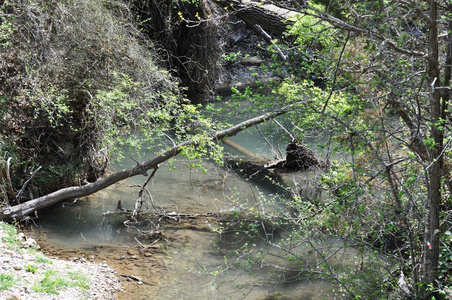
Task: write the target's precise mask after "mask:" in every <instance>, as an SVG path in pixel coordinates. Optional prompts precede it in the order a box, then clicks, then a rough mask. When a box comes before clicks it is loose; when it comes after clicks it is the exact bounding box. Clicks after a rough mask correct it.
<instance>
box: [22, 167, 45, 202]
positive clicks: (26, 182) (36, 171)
mask: <svg viewBox="0 0 452 300" xmlns="http://www.w3.org/2000/svg"><path fill="white" fill-rule="evenodd" d="M39 170H41V166H39V167H38V168H37V169H36V170H35V171H34V172H33V173H32V174H31V176H30V178H28V180H27V181H25V183H24V185H23V186H22V188H21V189H20V191H19V192H18V193H17V198H19V195H20V194H21V193H22V192H23V191H24V190H25V188H26V187H27V185H28V183H29V182H30V181H31V180H32V179H33V177H35V175H36V173H38V171H39Z"/></svg>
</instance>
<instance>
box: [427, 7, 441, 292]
mask: <svg viewBox="0 0 452 300" xmlns="http://www.w3.org/2000/svg"><path fill="white" fill-rule="evenodd" d="M428 4H429V18H430V23H429V51H428V57H427V60H428V78H429V81H430V82H431V87H432V93H431V95H430V106H431V114H432V125H431V134H430V138H431V139H433V141H434V145H433V149H432V150H431V151H430V156H429V163H430V164H429V166H428V168H427V170H426V172H427V175H428V176H427V179H428V182H427V189H428V199H427V216H426V222H425V223H426V224H425V236H424V242H425V243H424V244H425V246H424V249H425V251H424V262H423V272H422V275H423V279H424V281H425V282H427V283H429V284H432V285H433V286H436V280H437V278H438V262H439V251H440V228H439V210H440V204H441V179H442V169H443V157H442V152H443V146H444V142H443V141H444V132H443V129H441V128H442V126H441V125H440V123H441V122H440V121H441V118H442V116H443V113H442V112H441V107H442V103H441V93H440V89H439V87H440V70H439V67H440V66H439V46H438V24H437V22H438V18H439V16H438V7H437V6H438V4H437V3H436V1H435V0H429V3H428Z"/></svg>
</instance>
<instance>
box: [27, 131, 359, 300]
mask: <svg viewBox="0 0 452 300" xmlns="http://www.w3.org/2000/svg"><path fill="white" fill-rule="evenodd" d="M265 126H271V125H265ZM260 129H261V130H262V131H265V129H266V128H264V125H261V126H260ZM280 137H281V135H279V136H278V135H274V136H273V139H272V140H271V143H273V144H274V145H276V144H277V143H281V144H282V145H284V141H282V140H281V139H280ZM231 140H233V141H234V142H236V143H237V144H239V145H241V146H243V147H244V148H246V149H248V150H250V151H251V152H253V153H256V155H258V156H260V157H263V158H265V159H268V160H272V159H273V154H272V152H270V151H269V150H268V149H269V145H268V144H267V141H265V139H264V138H263V137H262V136H261V135H260V134H259V132H258V131H257V130H256V129H255V128H251V129H248V130H246V131H243V132H240V133H239V134H238V135H237V136H234V137H232V138H231ZM225 153H226V154H228V155H235V156H240V155H241V154H240V153H238V152H237V151H235V150H234V149H232V148H229V147H228V146H225ZM148 157H149V156H148ZM243 159H246V157H243ZM126 161H129V162H130V165H132V164H135V162H133V161H131V160H126ZM189 163H190V162H189V161H187V160H186V159H184V158H182V157H177V158H176V159H174V160H173V161H171V162H167V163H165V164H163V165H162V166H161V167H160V168H159V169H158V171H157V173H156V174H155V176H154V178H153V179H152V180H151V181H150V182H149V184H148V190H149V191H150V193H151V195H152V199H153V203H150V201H149V200H148V201H146V202H145V203H144V205H143V209H144V210H146V209H148V208H149V209H151V208H152V204H153V205H154V206H156V207H162V208H163V209H165V211H167V212H175V213H184V214H191V213H206V212H220V211H230V210H231V209H237V205H239V204H240V203H245V202H246V203H247V204H248V205H250V206H253V207H255V208H256V209H259V210H272V209H276V208H275V207H272V206H271V205H267V204H266V203H264V202H263V201H262V199H263V197H262V196H264V195H265V196H267V197H273V196H275V195H276V197H277V195H278V193H279V191H280V190H279V189H278V188H277V187H275V186H271V185H269V184H268V182H267V183H264V184H258V183H255V182H252V181H248V180H245V179H243V178H242V177H241V176H239V175H237V174H236V173H235V172H233V171H231V170H228V169H226V168H223V167H219V166H217V165H215V164H213V163H212V162H209V161H204V166H205V172H204V171H203V170H201V169H198V168H193V167H192V166H191V165H190V164H189ZM125 167H129V165H125V164H122V165H118V166H114V168H116V169H122V168H125ZM113 171H114V170H113ZM145 179H146V178H145V177H140V176H137V177H133V178H130V179H129V180H126V181H123V182H120V183H118V184H115V185H114V186H111V187H110V188H108V189H105V190H103V191H101V192H98V193H96V194H94V195H91V196H89V197H85V198H83V199H80V200H78V201H77V202H75V203H62V204H58V205H55V206H53V207H51V208H48V209H46V210H44V211H42V212H41V213H40V216H39V223H38V224H37V226H31V230H30V231H29V232H28V233H27V234H30V235H32V237H33V238H35V239H37V240H38V242H39V243H40V244H41V245H42V247H43V250H44V251H45V252H48V253H49V254H51V255H58V256H62V257H67V258H71V257H85V258H86V259H89V260H93V261H98V262H106V263H107V264H109V265H111V266H112V267H113V268H115V269H116V270H118V274H119V275H129V276H134V277H138V278H140V279H141V280H142V282H141V284H137V282H135V281H133V280H130V279H129V281H126V283H125V284H124V292H123V293H121V294H120V295H119V296H118V298H119V299H130V298H132V297H133V298H134V299H274V298H277V299H319V298H329V299H331V297H329V296H328V295H329V292H330V291H331V289H333V288H337V287H335V286H334V285H332V284H331V282H330V281H328V280H325V281H322V280H303V281H300V280H294V281H287V282H284V283H283V284H276V282H278V281H281V280H280V278H279V279H278V280H275V275H274V274H273V273H272V271H271V270H272V268H270V267H261V268H258V269H256V270H255V271H253V272H252V273H251V274H249V273H246V272H243V271H242V270H239V269H236V268H231V269H227V266H226V265H225V256H226V255H228V253H230V252H232V251H234V250H235V249H237V248H238V247H240V246H241V245H243V244H244V243H246V242H248V243H250V244H253V246H252V247H254V249H263V250H264V251H268V250H267V247H266V245H265V242H264V241H263V240H262V239H261V238H254V239H253V238H250V237H248V236H247V235H245V234H240V232H224V233H222V234H218V233H215V232H213V231H212V230H213V229H217V228H218V226H219V225H221V224H220V223H221V221H218V218H217V217H215V215H212V217H206V218H199V219H197V221H193V220H190V219H188V220H178V221H171V220H170V221H165V220H161V222H160V227H158V228H157V225H158V224H156V222H155V221H149V222H148V223H145V224H144V225H142V226H141V227H140V228H139V229H140V230H144V231H146V230H156V229H158V231H159V232H161V233H162V235H161V236H159V238H158V239H156V237H155V236H152V237H150V236H147V235H146V234H142V233H140V232H139V231H138V230H136V229H135V228H134V227H126V226H125V225H124V224H123V222H124V221H125V220H126V217H125V215H121V214H117V213H112V214H109V213H107V214H104V213H106V212H114V211H115V210H116V208H117V204H118V201H119V200H121V204H122V207H124V208H126V209H131V210H132V209H133V207H134V204H135V200H136V199H137V194H138V190H139V185H142V184H143V182H144V181H145ZM218 216H221V214H220V213H219V214H218ZM282 236H283V233H281V234H279V233H278V232H274V234H273V235H272V238H273V239H275V241H277V240H278V239H281V238H282ZM334 243H337V244H338V247H340V244H341V241H336V242H333V244H334ZM298 250H299V251H305V249H298ZM306 251H307V250H306ZM340 254H341V255H342V258H341V259H342V260H344V261H346V260H353V259H354V258H355V257H356V255H357V253H355V251H354V250H352V249H349V250H348V251H347V252H341V253H340ZM266 260H267V262H269V263H272V262H274V263H275V264H276V263H280V261H279V260H278V258H277V257H276V256H272V255H271V254H268V255H267V257H266ZM215 274H216V275H215ZM124 279H125V280H126V277H124Z"/></svg>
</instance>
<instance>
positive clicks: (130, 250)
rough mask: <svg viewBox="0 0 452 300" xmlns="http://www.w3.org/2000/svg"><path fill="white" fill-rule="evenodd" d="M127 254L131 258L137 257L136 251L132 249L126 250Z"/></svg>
mask: <svg viewBox="0 0 452 300" xmlns="http://www.w3.org/2000/svg"><path fill="white" fill-rule="evenodd" d="M127 254H128V255H131V256H134V255H137V254H138V252H137V251H136V250H134V249H129V250H127Z"/></svg>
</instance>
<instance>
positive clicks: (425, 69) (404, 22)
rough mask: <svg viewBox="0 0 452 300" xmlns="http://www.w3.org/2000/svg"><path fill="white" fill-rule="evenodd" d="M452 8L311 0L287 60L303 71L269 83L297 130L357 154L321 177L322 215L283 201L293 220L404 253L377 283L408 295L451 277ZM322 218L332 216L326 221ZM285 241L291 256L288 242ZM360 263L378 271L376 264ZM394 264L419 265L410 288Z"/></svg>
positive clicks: (410, 268)
mask: <svg viewBox="0 0 452 300" xmlns="http://www.w3.org/2000/svg"><path fill="white" fill-rule="evenodd" d="M316 2H317V3H318V2H323V3H324V4H325V5H319V4H316ZM451 8H452V7H451V5H450V3H449V2H448V1H434V0H430V1H425V2H420V1H334V0H331V1H311V2H308V6H307V7H305V8H303V9H302V10H301V13H300V16H299V17H298V21H297V22H296V23H295V24H294V25H293V26H292V27H291V29H290V31H289V34H291V35H292V36H295V38H296V41H295V43H296V45H297V49H296V51H294V50H286V53H287V54H288V57H289V58H290V61H289V62H281V63H280V64H281V66H284V67H286V68H287V70H289V71H290V70H295V72H292V73H291V74H290V76H286V79H285V80H283V81H282V82H280V83H273V86H272V88H273V90H272V94H271V96H272V98H273V101H272V103H273V106H274V107H276V106H278V105H281V106H284V105H292V107H293V109H292V110H291V112H289V114H290V116H291V120H292V124H293V128H294V130H293V132H292V135H294V136H295V135H297V136H298V137H299V138H300V139H306V138H307V137H309V135H311V134H312V136H319V134H320V133H319V131H320V132H321V133H322V135H321V136H322V137H323V140H325V141H327V143H326V144H324V145H323V146H324V147H326V148H327V149H334V148H336V149H340V151H342V155H344V153H348V155H347V156H348V159H347V160H348V161H346V162H342V163H339V162H337V163H335V164H334V167H333V169H332V171H331V172H329V173H325V174H324V175H323V179H322V183H323V184H324V188H325V189H327V190H328V191H329V195H330V198H329V199H330V200H329V201H325V202H324V203H323V204H322V203H321V202H320V203H321V204H320V205H319V202H317V203H316V205H317V207H316V208H314V210H315V211H316V212H315V213H313V212H312V209H313V208H312V207H311V206H309V205H307V204H306V199H303V198H296V197H295V198H294V199H292V200H293V201H292V202H290V201H289V202H288V203H286V204H287V205H289V206H291V207H293V208H294V209H295V210H296V211H298V212H299V214H300V217H297V218H295V219H296V221H295V222H292V221H289V220H293V217H290V216H286V220H287V222H288V223H287V224H291V226H293V227H295V228H298V230H299V224H302V223H303V221H304V220H307V219H311V220H316V218H317V220H316V221H312V222H314V223H309V225H307V223H303V224H305V225H307V226H318V227H319V226H326V228H327V229H328V232H329V234H334V235H337V236H347V237H349V238H352V239H351V240H353V241H354V242H352V243H354V244H355V245H366V246H365V247H366V248H367V249H375V248H377V249H379V251H380V253H385V254H388V255H390V256H391V257H394V258H396V259H395V262H396V263H395V265H394V266H392V267H389V268H388V270H387V273H386V275H382V277H379V278H378V280H376V282H378V281H379V280H380V281H382V282H386V283H388V282H392V283H388V284H387V285H386V284H381V285H380V287H379V289H378V291H379V292H378V293H380V292H381V293H384V290H385V289H386V286H389V287H392V288H394V287H395V288H396V290H398V291H399V292H400V293H401V294H404V295H405V297H406V296H409V295H410V296H415V297H418V298H429V297H431V296H432V295H439V294H441V293H445V290H447V288H446V286H447V285H449V284H450V280H451V279H450V276H449V275H446V276H444V274H445V273H446V274H448V272H450V269H449V267H447V262H448V261H449V260H450V257H451V251H450V239H446V238H445V237H446V236H448V235H450V229H451V227H450V226H451V221H450V209H451V205H450V196H449V195H450V193H451V184H450V138H449V137H448V135H449V133H450V116H449V112H448V106H449V103H448V102H449V99H450V80H451V67H452V65H451V62H452V60H451V59H452V52H451V49H452V47H451V34H452V33H451V27H450V26H452V25H451V13H452V11H451ZM287 40H288V41H290V39H287ZM290 46H293V45H290V44H289V47H290ZM289 49H290V48H289ZM292 49H293V48H292ZM312 75H314V76H315V77H316V78H318V77H320V78H322V82H321V83H320V87H321V88H319V86H314V84H313V82H312V81H310V80H306V79H310V78H313V76H312ZM238 96H239V97H242V98H249V99H252V101H254V105H256V104H257V103H259V102H258V101H259V100H258V99H263V98H264V97H263V96H262V95H258V92H254V91H247V92H245V93H243V94H239V95H238ZM325 135H327V136H325ZM319 143H320V142H319ZM330 155H332V154H331V153H328V156H330ZM310 216H312V217H310ZM319 216H322V218H326V219H327V220H328V222H326V223H325V220H323V221H322V222H321V223H320V224H319V221H320V220H318V218H319ZM306 222H307V221H306ZM313 224H317V225H313ZM303 230H306V229H305V228H304V229H303ZM297 234H299V233H297V230H294V231H293V232H292V235H291V236H292V237H293V240H294V241H295V240H297V238H296V236H297ZM303 238H304V237H303ZM303 238H300V237H299V238H298V241H299V242H300V243H301V241H302V240H303ZM279 248H280V249H285V253H286V254H287V255H289V254H290V255H294V254H293V253H292V252H291V251H290V250H289V249H288V248H287V245H283V246H281V245H280V246H279ZM440 254H441V255H442V258H441V260H440ZM393 255H395V256H393ZM299 259H302V257H300V256H299ZM305 267H308V266H305ZM326 268H327V269H326V270H325V272H326V273H328V274H329V276H331V278H334V279H336V280H337V282H339V284H340V285H341V286H342V287H343V288H344V289H345V290H346V291H347V293H349V294H351V295H355V296H356V295H363V294H361V293H362V292H363V289H364V287H363V286H362V285H361V286H360V284H359V283H358V281H356V282H355V283H352V282H353V279H352V278H354V277H353V276H357V274H355V275H353V276H352V274H351V273H348V277H347V278H348V279H349V281H346V280H343V277H342V276H339V275H338V273H339V272H337V271H334V270H333V269H331V268H328V267H326ZM364 269H365V268H364ZM397 270H398V271H397ZM313 272H314V271H313ZM361 272H362V273H363V274H364V275H363V276H364V277H367V278H364V280H368V281H370V280H371V276H370V274H371V272H367V273H365V272H364V271H363V268H361V271H360V272H359V273H361ZM394 272H395V273H399V275H400V274H401V273H405V274H409V275H410V279H409V282H408V286H409V288H408V289H406V288H405V287H406V285H403V284H402V283H403V282H404V280H401V281H400V280H399V281H398V278H397V276H396V275H394V274H395V273H394ZM374 275H375V273H374ZM388 278H389V281H387V280H388ZM400 278H401V277H400ZM374 279H375V278H374ZM400 282H402V283H400ZM405 283H406V282H405ZM402 285H403V286H404V287H402ZM370 290H371V289H368V290H367V292H370ZM374 292H375V293H377V290H374ZM373 295H374V296H376V295H377V294H373ZM380 295H381V294H380ZM366 296H369V295H367V294H366Z"/></svg>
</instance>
